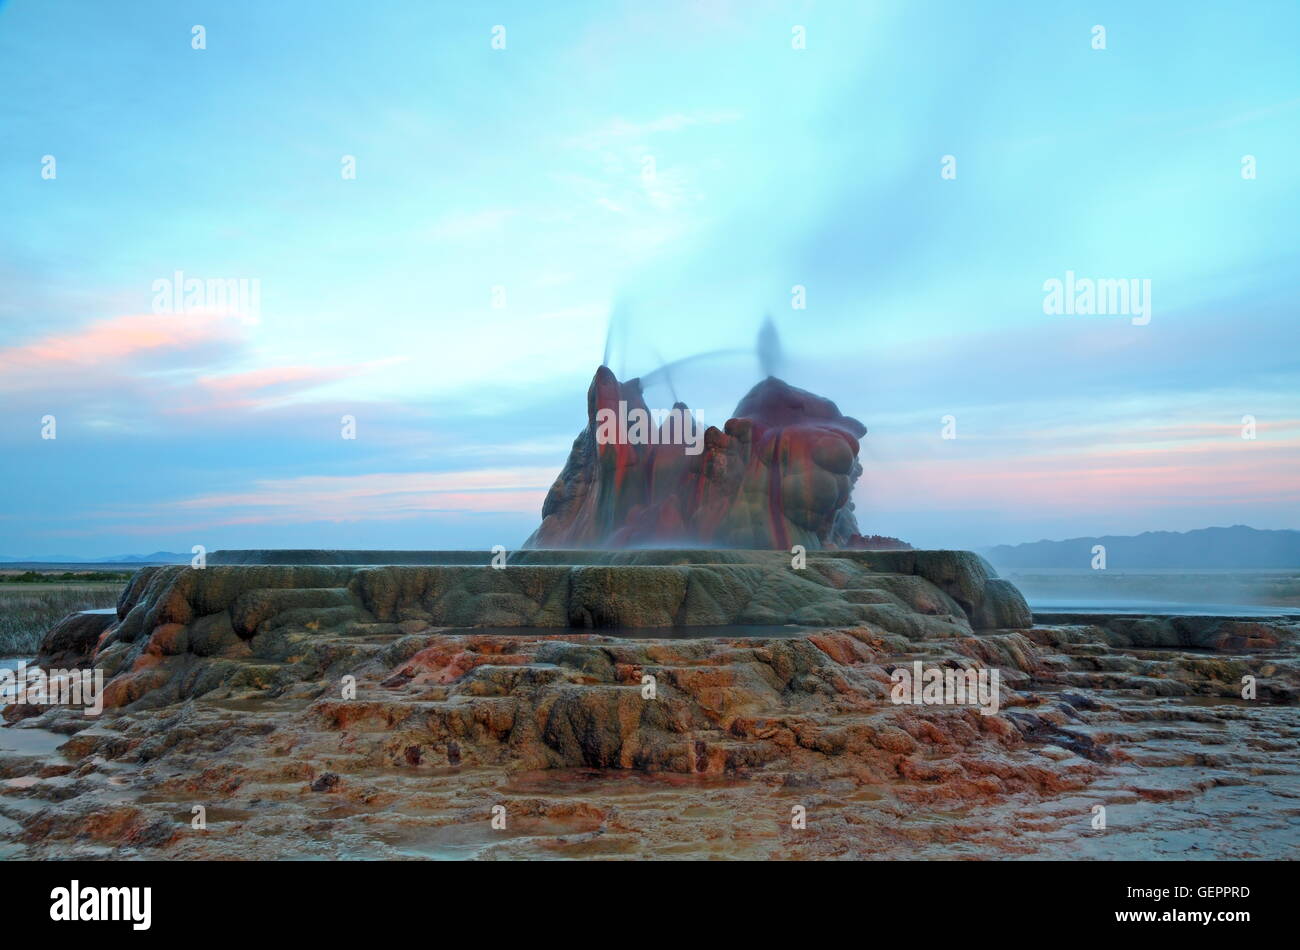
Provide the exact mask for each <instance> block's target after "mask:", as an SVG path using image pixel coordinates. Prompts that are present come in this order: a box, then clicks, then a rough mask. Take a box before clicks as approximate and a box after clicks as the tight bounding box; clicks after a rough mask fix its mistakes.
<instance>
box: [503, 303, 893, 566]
mask: <svg viewBox="0 0 1300 950" xmlns="http://www.w3.org/2000/svg"><path fill="white" fill-rule="evenodd" d="M768 329H769V332H770V327H769V328H768ZM771 335H772V337H773V338H772V339H771V340H770V341H769V345H768V347H767V348H766V351H767V354H768V356H769V357H770V358H769V359H768V360H765V363H767V364H768V365H771V364H772V363H774V362H775V359H774V357H775V353H776V352H777V351H776V350H775V349H774V347H775V339H774V334H771ZM634 410H641V411H642V412H644V413H645V414H646V415H647V416H653V414H652V413H651V412H650V410H649V408H648V407H647V406H646V404H645V400H644V397H643V395H642V381H641V380H640V379H630V380H627V381H625V382H622V381H620V380H619V379H618V378H617V377H616V376H615V375H614V373H613V372H612V371H611V370H610V369H609V367H607V366H601V367H600V368H599V369H597V370H596V375H595V377H594V378H593V379H592V381H591V386H590V387H589V388H588V390H587V426H586V428H584V429H583V430H582V432H580V433H579V434H578V437H577V438H576V439H575V440H574V443H573V449H572V451H571V452H570V453H569V458H568V461H567V462H566V463H565V465H564V468H563V470H562V471H561V472H560V474H559V477H558V478H556V480H555V484H554V485H552V486H551V490H550V491H549V492H548V493H547V496H546V501H545V503H544V504H543V506H542V524H541V526H540V527H539V528H538V529H537V530H536V531H535V532H533V534H532V536H531V537H530V538H529V539H528V540H527V541H526V542H525V544H524V546H525V547H528V548H604V547H660V546H682V545H688V546H708V547H731V548H780V549H789V548H790V547H791V546H792V545H795V544H800V545H803V546H804V547H805V548H807V549H809V550H814V549H819V548H826V547H853V548H864V547H902V548H905V547H907V545H904V544H902V543H901V542H897V541H894V540H893V539H874V543H873V541H868V539H865V538H863V537H862V536H861V534H860V533H859V531H858V523H857V520H856V518H855V517H854V514H853V501H852V491H853V486H854V484H855V483H856V482H857V480H858V477H859V476H860V475H861V474H862V466H861V465H860V464H859V462H858V449H859V440H860V439H861V438H862V437H863V436H865V435H866V433H867V429H866V426H864V425H863V424H862V423H861V422H859V421H858V420H857V419H854V418H852V417H851V416H846V415H843V414H842V413H841V412H840V411H839V408H838V407H837V406H836V405H835V403H833V402H831V401H830V400H829V399H825V398H823V397H821V396H817V395H815V394H813V393H810V392H806V391H805V390H802V389H798V388H796V387H794V386H791V385H790V384H789V383H787V382H785V381H783V380H781V379H778V378H776V377H775V376H768V377H767V378H766V379H764V380H763V381H762V382H760V383H758V384H757V385H756V386H754V387H753V388H752V389H751V390H750V391H749V392H748V393H747V394H746V395H745V396H744V398H742V399H741V400H740V402H739V404H737V406H736V409H735V412H734V413H733V414H732V418H730V419H728V420H727V423H726V425H725V426H723V428H722V429H718V428H716V427H714V426H710V427H709V428H708V429H706V430H705V431H704V433H703V451H694V452H693V451H690V450H691V449H692V448H695V449H698V441H697V440H685V441H684V440H682V439H680V438H674V434H673V433H668V432H662V433H656V434H654V435H652V437H651V438H649V439H613V440H611V439H610V438H608V434H607V433H608V427H602V426H601V424H600V423H601V420H607V419H609V418H610V417H611V414H612V415H614V416H615V417H618V414H619V413H620V412H622V413H631V412H633V411H634ZM673 410H674V418H678V419H691V415H690V412H689V410H688V409H687V407H686V406H685V404H684V403H681V402H678V403H676V404H675V405H674V406H673ZM660 415H662V413H661V414H660ZM688 424H689V423H688ZM601 432H603V433H605V436H604V437H602V438H598V437H597V435H598V433H601Z"/></svg>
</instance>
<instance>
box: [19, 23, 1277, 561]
mask: <svg viewBox="0 0 1300 950" xmlns="http://www.w3.org/2000/svg"><path fill="white" fill-rule="evenodd" d="M312 11H313V12H312V14H311V15H307V16H305V15H304V14H303V13H302V11H301V10H293V9H283V10H281V9H275V8H273V7H269V6H268V5H262V4H257V3H252V2H247V0H224V2H221V3H194V4H188V5H185V6H183V7H181V8H177V5H175V4H173V3H167V2H162V0H158V2H141V3H136V4H132V5H130V6H129V7H118V6H115V5H105V4H98V3H94V2H89V0H87V2H72V0H68V2H58V3H37V2H24V0H11V2H8V3H4V2H0V77H2V78H3V81H4V86H5V90H6V92H7V95H6V96H5V97H4V98H3V100H0V129H3V131H4V141H5V143H6V146H7V147H6V148H5V149H4V150H2V151H0V179H3V182H4V187H3V189H0V222H3V223H2V224H0V281H3V283H4V286H5V287H6V289H7V290H8V292H7V293H6V294H5V295H3V297H0V400H2V401H3V405H4V407H5V411H4V412H3V413H0V475H2V476H3V483H4V485H5V487H6V489H8V490H7V491H6V492H4V494H3V498H2V499H0V553H4V554H9V555H11V556H27V555H29V554H41V553H46V554H58V553H64V554H80V555H82V556H85V557H87V558H92V557H103V556H111V555H118V554H124V553H130V552H135V553H142V554H143V553H149V552H153V551H179V552H185V551H189V550H190V549H191V547H192V546H193V545H196V544H201V545H204V546H205V547H206V548H207V550H209V551H213V550H218V549H222V548H276V547H288V548H351V549H385V548H391V549H436V548H475V549H479V548H484V549H486V548H490V547H492V546H493V545H494V544H504V545H506V546H507V547H509V548H514V547H518V546H519V544H521V543H522V542H523V540H524V539H525V538H526V537H527V536H528V535H529V534H530V533H531V532H532V530H533V529H534V528H535V527H536V526H537V524H538V523H539V521H540V518H541V506H542V500H543V498H544V496H545V494H546V491H547V489H548V488H549V487H550V485H551V483H552V481H553V480H554V478H555V477H556V475H557V474H558V473H559V471H560V469H561V467H562V466H563V464H564V461H565V458H566V456H567V454H568V451H569V447H570V445H571V444H572V441H573V438H574V436H575V435H577V433H578V432H579V430H580V429H581V428H582V426H583V425H584V424H585V421H586V420H585V398H586V389H587V385H588V383H589V382H590V379H591V376H592V373H593V372H594V371H595V369H596V367H597V365H598V364H599V363H600V362H601V361H602V358H603V356H604V354H605V352H606V341H607V329H608V327H609V326H610V323H611V319H612V318H613V317H615V316H616V319H614V329H615V332H614V333H613V334H612V336H611V337H610V339H609V343H610V345H611V348H610V351H609V363H610V364H611V367H612V368H613V369H614V371H615V372H616V373H618V374H619V376H620V377H622V378H628V377H632V376H640V375H644V374H647V373H649V372H651V371H652V370H654V369H655V368H656V367H657V366H659V365H660V364H661V363H663V362H667V361H674V360H678V359H683V358H686V357H689V356H692V355H694V354H698V353H708V352H712V351H723V350H739V351H743V352H738V353H732V354H731V355H722V356H715V357H712V358H710V359H707V360H701V361H699V362H696V363H692V364H689V365H686V366H683V367H681V368H680V369H678V370H677V371H676V372H674V373H673V374H672V377H671V389H670V387H669V385H667V384H666V383H664V382H660V383H656V384H655V385H653V386H650V387H648V388H647V399H648V401H649V402H650V403H651V405H654V406H668V405H671V403H672V400H673V398H674V395H675V396H676V397H678V398H680V399H682V400H684V401H685V402H686V403H687V404H689V405H690V406H691V407H692V408H698V409H701V410H703V412H704V418H705V421H706V423H707V424H710V425H718V426H721V425H722V424H723V423H724V422H725V420H726V418H727V416H728V414H729V413H730V411H731V410H732V409H733V408H734V406H735V404H736V403H737V401H738V400H739V399H740V397H741V396H742V395H743V394H744V393H745V392H746V390H747V389H748V388H749V387H750V386H751V385H752V384H753V383H755V382H757V381H758V379H759V376H760V372H761V371H760V366H759V359H758V357H757V355H756V354H755V352H754V351H755V346H756V338H757V335H758V330H759V326H760V324H761V321H762V320H763V318H764V315H765V314H770V315H771V317H772V320H773V323H774V324H775V326H776V329H777V331H778V332H779V335H780V344H781V350H782V353H783V359H782V363H781V366H780V370H781V372H780V375H781V376H782V377H783V378H785V379H786V380H788V381H789V382H790V383H792V384H793V385H796V386H800V387H803V388H806V389H809V390H812V391H814V392H816V393H818V394H820V395H824V396H826V397H828V398H830V399H832V400H834V401H835V402H836V403H837V404H838V406H839V408H840V409H841V410H842V411H843V412H845V413H846V414H849V415H852V416H854V417H856V418H858V419H860V420H861V421H862V422H863V423H864V424H865V425H866V426H867V428H868V430H869V432H868V435H867V436H866V437H865V439H864V440H863V441H862V453H861V462H862V465H863V468H864V475H863V477H862V479H861V480H860V482H859V484H858V488H857V491H856V493H855V501H856V504H857V517H858V521H859V524H860V526H861V529H862V531H863V533H866V534H883V535H890V536H895V537H899V538H901V539H903V540H905V541H908V542H909V543H911V544H913V545H915V546H917V547H945V548H984V547H989V546H993V545H997V544H1017V543H1023V542H1032V541H1037V540H1040V539H1064V538H1074V537H1081V536H1094V535H1112V534H1122V535H1128V534H1139V533H1141V532H1144V531H1154V530H1170V531H1186V530H1192V529H1196V528H1203V527H1209V526H1228V525H1234V524H1246V525H1251V526H1253V527H1256V528H1260V529H1278V528H1288V529H1297V528H1300V477H1297V474H1296V473H1297V472H1300V412H1298V411H1297V403H1296V396H1297V393H1300V361H1297V359H1296V353H1297V352H1298V351H1300V320H1297V314H1296V304H1295V301H1294V287H1293V285H1294V275H1295V274H1296V273H1298V272H1300V260H1297V257H1298V256H1300V255H1298V254H1297V251H1296V240H1295V235H1294V224H1293V222H1294V221H1295V220H1297V217H1300V163H1298V162H1297V161H1296V144H1295V143H1296V141H1297V136H1296V132H1297V127H1298V126H1300V75H1297V72H1296V70H1295V51H1294V39H1293V38H1294V36H1295V35H1296V30H1297V27H1300V8H1298V7H1295V6H1293V5H1286V4H1276V5H1265V7H1263V8H1261V10H1260V11H1257V13H1256V14H1253V15H1252V16H1249V17H1247V16H1243V15H1241V14H1240V13H1239V12H1236V11H1233V10H1232V9H1229V8H1220V7H1216V6H1210V5H1206V6H1205V7H1204V8H1203V9H1200V10H1198V11H1196V13H1195V15H1182V14H1180V15H1178V16H1170V15H1169V14H1168V13H1162V12H1161V11H1158V10H1155V9H1133V8H1132V6H1131V5H1128V4H1123V3H1118V2H1098V3H1090V4H1088V5H1086V7H1082V8H1080V9H1078V10H1069V9H1065V8H1064V7H1063V6H1062V7H1058V6H1057V5H1052V6H1051V7H1048V6H1046V5H1040V4H1034V3H1026V2H1016V3H1010V2H1003V3H989V4H986V5H982V6H981V7H980V8H978V9H972V8H970V6H969V5H965V4H960V3H955V2H949V3H902V2H896V3H879V4H872V5H870V6H868V5H865V4H860V3H847V2H846V3H838V4H837V3H830V4H823V3H817V4H812V3H775V2H773V3H765V2H749V3H742V2H739V0H736V2H728V0H710V2H690V3H688V2H669V3H665V4H658V5H656V6H655V8H654V10H653V13H651V12H650V11H645V10H642V9H640V8H639V7H638V5H636V4H633V3H615V4H610V3H573V4H568V5H566V6H565V8H564V9H563V10H558V9H554V10H538V9H536V8H534V7H530V5H527V4H522V3H497V4H493V5H492V6H491V8H490V9H486V10H483V11H479V10H473V9H470V10H457V9H441V8H440V9H437V10H436V11H435V10H431V9H420V8H416V7H412V8H409V9H402V10H395V9H370V8H364V7H362V6H358V5H355V4H348V3H343V2H322V3H319V4H316V5H314V6H313V8H312ZM195 24H202V26H203V27H204V38H205V48H203V49H195V48H193V46H192V27H193V26H194V25H195ZM936 24H942V27H943V28H942V29H939V28H937V26H936ZM1012 24H1014V29H1012V28H1010V25H1012ZM1094 24H1104V25H1105V27H1106V48H1105V49H1101V50H1099V49H1093V48H1092V44H1091V39H1092V36H1091V32H1090V31H1091V30H1092V28H1093V26H1094ZM497 25H503V26H504V27H505V30H506V32H505V34H504V36H505V40H506V41H505V48H504V49H494V48H493V45H492V41H493V37H494V33H493V29H494V27H495V26H497ZM795 26H799V27H802V28H804V35H805V36H806V48H803V49H796V48H793V47H792V30H793V28H794V27H795ZM945 156H953V157H954V158H955V163H956V164H955V168H956V177H955V178H953V179H946V178H944V177H942V171H943V168H944V158H945ZM1244 156H1251V157H1252V158H1253V160H1254V161H1255V163H1256V164H1255V166H1252V167H1257V177H1254V178H1250V179H1247V178H1243V175H1242V169H1243V157H1244ZM47 157H52V158H53V160H54V165H53V166H52V167H54V168H56V169H57V173H56V174H55V175H53V176H51V177H44V176H43V174H42V171H43V168H45V167H47V166H48V165H49V164H50V163H48V162H46V158H47ZM349 159H352V160H353V165H352V167H353V168H354V169H355V178H350V177H345V174H346V170H347V168H348V160H349ZM178 273H179V274H181V275H183V276H184V277H185V278H198V279H200V280H205V281H206V280H235V281H239V280H244V281H256V282H257V288H258V299H257V301H256V303H255V305H253V306H244V307H235V308H221V307H212V306H196V307H189V306H185V307H183V308H182V310H183V312H167V309H168V307H167V303H168V300H163V301H162V303H161V304H160V300H159V298H160V292H159V291H158V290H157V286H158V282H159V281H164V282H166V281H173V280H174V279H175V275H177V274H178ZM1068 274H1073V275H1078V276H1079V277H1080V278H1095V279H1121V280H1130V279H1131V280H1138V281H1146V280H1149V281H1150V282H1151V283H1150V288H1151V290H1150V296H1149V298H1148V302H1149V303H1150V305H1151V310H1150V314H1149V322H1146V323H1142V322H1140V320H1138V319H1137V318H1134V319H1130V317H1129V316H1127V315H1119V316H1079V315H1065V314H1056V315H1053V314H1048V313H1045V312H1044V297H1045V282H1047V281H1051V280H1056V279H1061V280H1064V279H1066V278H1067V275H1068ZM796 286H797V287H800V288H803V289H804V294H805V295H806V309H794V308H793V307H792V299H793V298H794V296H795V295H794V294H793V293H792V288H795V287H796ZM161 296H163V297H166V296H167V295H166V294H162V295H161ZM172 309H173V310H174V309H175V308H172ZM47 416H53V417H54V420H55V422H56V428H57V437H56V438H53V439H49V438H42V433H43V430H45V429H46V428H47V426H46V424H45V423H44V422H43V420H44V419H45V417H47ZM345 416H346V417H351V418H352V419H354V420H355V433H356V438H355V439H348V438H344V437H343V435H342V430H343V429H344V428H345V424H344V423H343V419H344V417H345ZM945 417H952V418H953V419H954V424H955V432H956V436H957V437H956V438H953V439H946V438H943V436H942V433H943V430H944V427H945V421H944V420H945ZM1245 417H1250V418H1251V419H1253V420H1254V421H1253V425H1252V429H1253V434H1254V436H1255V437H1254V438H1243V428H1244V422H1243V420H1244V419H1245Z"/></svg>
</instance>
